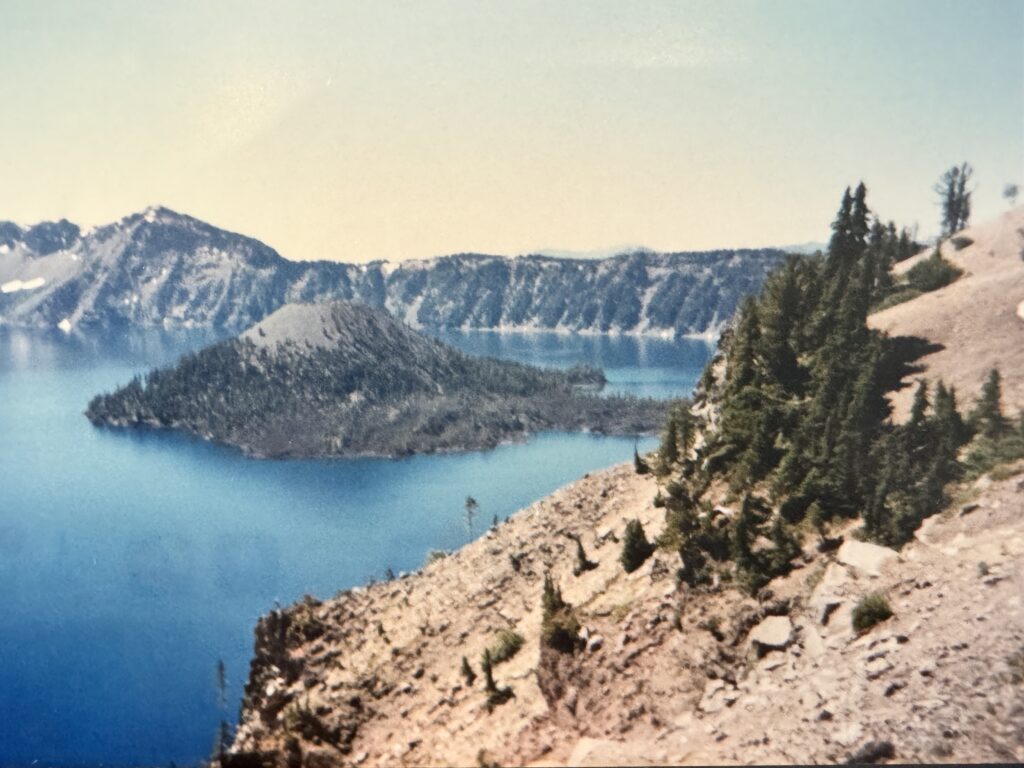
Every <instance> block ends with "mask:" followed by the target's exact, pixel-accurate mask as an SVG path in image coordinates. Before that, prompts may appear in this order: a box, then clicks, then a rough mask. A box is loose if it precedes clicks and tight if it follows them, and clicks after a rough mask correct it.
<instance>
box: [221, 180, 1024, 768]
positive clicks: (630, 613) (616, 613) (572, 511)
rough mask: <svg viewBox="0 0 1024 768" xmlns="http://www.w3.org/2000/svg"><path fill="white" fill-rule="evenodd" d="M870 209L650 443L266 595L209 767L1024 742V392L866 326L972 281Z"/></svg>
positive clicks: (952, 757) (614, 760) (840, 758)
mask: <svg viewBox="0 0 1024 768" xmlns="http://www.w3.org/2000/svg"><path fill="white" fill-rule="evenodd" d="M873 218H874V217H872V215H871V213H870V211H869V209H868V208H867V205H866V191H865V190H864V189H863V187H862V188H859V189H858V190H856V192H852V193H851V192H849V191H848V192H847V194H846V195H845V196H844V198H843V202H842V204H841V206H840V210H839V213H838V215H837V217H836V221H835V222H834V224H833V232H834V235H833V239H832V242H831V243H830V248H829V254H828V258H827V259H825V260H807V259H793V260H791V261H790V262H788V263H787V264H786V265H784V266H783V267H782V268H780V269H779V270H778V271H777V272H776V273H775V274H774V275H773V276H772V278H771V279H770V280H769V281H768V283H767V284H766V287H765V289H764V291H763V292H762V293H761V295H760V296H759V297H757V298H756V299H753V300H751V301H749V302H747V303H746V304H745V306H744V307H743V308H742V310H741V312H740V314H739V316H738V317H737V319H736V322H735V325H734V326H733V328H732V329H731V330H730V332H729V333H728V334H726V336H725V337H724V338H723V342H722V345H721V349H720V354H719V356H718V357H717V359H715V360H714V361H712V363H711V364H710V365H709V366H708V369H707V370H706V372H705V376H704V378H703V380H702V382H701V384H700V385H699V387H698V389H697V392H696V393H695V396H694V402H693V404H692V406H691V407H677V408H675V409H673V411H672V412H671V415H670V417H669V419H668V420H667V422H666V426H665V429H664V432H663V436H662V443H661V447H660V449H659V450H658V451H657V452H655V453H652V454H651V455H648V456H646V457H641V456H638V457H636V460H635V462H634V464H633V465H632V466H626V465H623V466H620V467H615V468H612V469H609V470H606V471H604V472H601V473H596V474H594V475H592V476H588V477H586V478H584V479H582V480H580V481H579V482H578V483H575V484H573V485H572V486H569V487H568V488H566V489H563V490H561V491H559V492H557V493H555V494H553V495H552V496H550V497H548V498H547V499H543V500H541V501H540V502H538V503H536V504H534V505H532V506H531V507H530V508H528V509H526V510H523V511H522V512H520V513H518V514H517V515H515V516H513V517H512V518H511V519H510V520H509V521H508V522H506V523H502V524H500V525H498V526H496V527H495V528H494V529H493V530H491V531H490V532H488V533H487V534H486V535H485V536H484V537H482V538H481V539H480V540H479V541H477V542H474V543H473V544H471V545H469V546H467V547H465V548H463V549H462V550H460V551H459V552H456V553H452V554H450V555H448V556H443V557H433V558H431V559H430V561H429V562H428V563H427V564H425V566H424V568H423V569H422V570H421V571H419V572H417V573H414V574H407V575H402V576H400V577H399V578H398V579H396V580H393V581H387V582H383V583H378V584H373V585H369V586H368V587H366V588H356V589H352V590H347V591H345V592H343V593H341V594H339V595H338V596H337V597H335V598H333V599H330V600H326V601H320V600H316V599H314V598H312V597H310V598H307V599H306V600H304V601H302V602H300V603H298V604H296V605H294V606H292V607H290V608H287V609H284V610H275V611H273V612H271V613H270V614H268V615H267V616H265V617H264V618H263V619H262V620H261V621H260V623H259V625H258V627H257V630H256V646H255V655H254V658H253V662H252V668H251V672H250V678H249V681H248V684H247V686H246V698H245V701H244V703H243V712H242V721H241V724H240V726H239V728H238V731H237V733H236V735H235V737H234V742H233V744H232V745H230V747H229V748H226V751H225V752H224V753H223V754H222V755H221V759H222V761H223V762H224V764H226V765H228V766H236V767H240V766H255V765H279V766H286V765H287V766H293V765H301V766H326V765H353V766H354V765H394V764H405V765H436V764H439V763H441V764H471V763H473V762H476V763H477V764H480V765H507V764H523V765H526V764H529V765H574V766H575V765H638V764H680V763H684V762H695V763H702V764H718V763H738V762H743V763H819V762H830V763H835V762H846V761H852V762H884V761H886V760H890V759H896V760H900V761H910V762H956V761H967V762H976V761H986V760H987V761H1005V762H1019V761H1020V760H1021V759H1024V737H1022V735H1021V734H1024V604H1022V603H1021V601H1020V600H1019V595H1020V594H1021V592H1022V590H1024V518H1022V517H1021V515H1020V507H1021V504H1022V501H1021V499H1022V498H1024V496H1022V493H1024V461H1022V459H1024V417H1022V416H1021V414H1020V413H1019V412H1018V413H1016V414H1013V413H1011V412H1010V409H1011V408H1012V407H1016V408H1017V409H1019V408H1020V406H1021V403H1020V402H1019V400H1011V401H1010V402H1009V403H1006V402H1004V401H1003V398H1002V393H1001V388H1000V377H999V374H998V372H997V371H994V370H991V371H989V372H988V374H987V375H986V376H984V377H982V378H983V380H982V381H977V382H974V387H973V389H974V390H975V391H978V392H979V394H978V395H977V396H976V397H972V398H971V399H972V400H974V401H975V405H974V407H973V408H971V409H969V410H965V409H962V408H961V406H960V405H959V404H958V400H957V397H956V393H955V392H954V391H953V390H952V389H951V388H950V387H949V386H947V385H946V384H944V383H943V382H941V381H937V380H935V379H931V380H929V379H928V378H927V376H926V374H927V372H928V369H927V368H925V367H924V366H923V364H922V363H921V362H920V360H921V356H922V355H926V356H927V355H928V354H929V353H934V352H935V350H934V348H933V347H934V344H933V343H932V342H929V340H928V338H927V337H926V336H925V337H907V336H903V337H898V336H887V335H885V334H883V333H880V332H878V331H876V330H872V329H871V328H869V326H868V317H869V315H870V313H871V310H872V308H874V307H882V306H885V304H886V302H893V301H896V300H899V299H903V298H905V299H906V301H905V302H904V303H905V304H906V307H907V310H905V311H909V310H910V309H911V307H912V306H913V305H914V304H917V303H918V302H921V301H922V300H923V299H924V298H926V296H927V294H928V291H929V290H934V289H935V288H936V286H938V285H939V283H943V284H946V285H955V284H956V281H957V280H958V279H962V278H963V275H962V274H958V273H957V270H955V269H949V268H948V267H949V263H948V262H947V261H945V260H944V259H943V257H942V256H941V255H940V256H939V257H938V258H936V259H933V260H932V261H931V262H930V263H929V265H928V266H927V267H926V268H925V269H924V270H918V271H917V272H914V273H913V274H912V275H910V276H909V277H908V276H907V274H909V273H910V272H911V270H912V269H913V265H912V264H908V265H907V268H900V267H899V266H898V264H899V263H901V262H905V261H907V258H908V256H911V255H912V254H908V253H907V252H906V251H905V250H904V249H902V248H901V246H900V245H899V243H898V241H896V240H894V239H893V238H892V237H891V236H890V235H887V234H886V233H885V228H883V227H880V226H877V224H878V222H877V221H875V220H873ZM914 250H916V248H915V249H914ZM924 258H926V259H932V256H931V255H930V254H926V255H925V257H924ZM1006 264H1012V261H1011V260H1009V259H1007V260H1006ZM937 273H941V274H943V275H944V277H943V279H942V280H933V279H932V277H933V275H934V274H937ZM939 287H940V289H941V286H939ZM915 291H916V292H918V293H925V296H916V297H915V296H909V297H908V296H907V294H910V293H912V292H915ZM900 294H903V295H902V296H900ZM976 311H977V312H978V313H979V314H985V313H990V312H1001V311H1002V309H1001V308H998V307H994V306H989V305H986V304H981V305H980V306H978V307H977V308H976ZM951 351H953V352H956V350H955V349H952V350H951ZM969 352H970V350H962V353H964V354H968V353H969ZM924 359H927V357H925V358H924ZM988 362H989V363H991V364H992V365H993V366H995V363H996V362H997V361H996V360H989V361H988ZM914 377H918V378H921V381H919V382H913V383H912V385H911V388H912V389H913V406H912V408H911V409H910V413H909V414H908V416H907V417H906V418H905V419H893V418H892V411H891V407H890V405H889V402H888V400H887V396H891V395H892V394H893V393H894V392H898V391H899V390H900V388H901V387H906V384H907V383H908V381H911V382H912V381H913V378H914ZM766 724H767V725H766ZM225 746H226V747H227V745H225Z"/></svg>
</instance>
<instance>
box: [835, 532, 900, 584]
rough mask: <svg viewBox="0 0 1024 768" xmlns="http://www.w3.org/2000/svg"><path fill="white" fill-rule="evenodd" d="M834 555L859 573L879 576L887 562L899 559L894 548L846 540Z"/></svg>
mask: <svg viewBox="0 0 1024 768" xmlns="http://www.w3.org/2000/svg"><path fill="white" fill-rule="evenodd" d="M836 557H837V558H838V560H839V562H840V563H842V564H843V565H848V566H850V567H851V568H855V569H857V570H858V571H859V572H861V573H864V574H867V575H868V576H879V575H881V573H882V568H884V567H885V565H886V564H887V563H890V562H892V561H894V560H898V559H899V554H898V553H897V552H896V550H894V549H889V548H888V547H882V546H879V545H878V544H869V543H868V542H866V541H854V540H848V541H844V542H843V545H842V546H841V547H840V548H839V551H838V552H837V553H836Z"/></svg>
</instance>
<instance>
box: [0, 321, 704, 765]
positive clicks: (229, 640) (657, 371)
mask: <svg viewBox="0 0 1024 768" xmlns="http://www.w3.org/2000/svg"><path fill="white" fill-rule="evenodd" d="M442 338H444V339H445V340H446V341H448V342H450V343H452V344H454V345H456V346H458V347H460V348H462V349H465V350H466V351H469V352H472V353H474V354H487V355H492V356H496V357H504V358H509V359H516V360H522V361H525V362H530V363H535V364H540V365H550V366H558V367H567V366H569V365H572V364H574V363H577V362H590V363H595V364H598V365H601V366H602V367H604V368H605V371H606V373H607V375H608V378H609V382H610V386H609V390H610V391H615V392H632V393H636V394H640V395H650V396H656V397H674V396H683V395H686V394H688V393H689V391H690V390H691V389H692V387H693V385H694V383H695V382H696V379H697V377H698V376H699V375H700V372H701V370H702V368H703V366H704V363H705V362H706V361H707V359H708V358H709V357H710V355H711V353H712V348H711V347H709V346H708V345H706V344H704V343H703V342H699V341H661V340H653V339H648V340H637V339H632V338H618V339H616V338H606V337H580V336H559V335H555V334H498V333H487V332H469V333H446V334H442ZM210 339H211V337H209V336H205V335H203V334H193V335H170V334H164V333H157V332H154V333H145V334H139V333H134V334H127V335H120V336H112V337H108V338H105V339H103V340H97V339H82V338H76V337H65V336H63V335H62V334H59V333H41V332H40V333H34V332H33V333H28V332H20V331H11V330H2V329H0V654H2V655H0V658H2V660H3V663H2V664H0V764H2V765H8V764H31V763H33V762H36V761H38V762H39V763H42V764H60V765H76V764H78V765H80V764H96V763H101V762H102V763H106V764H113V765H137V764H151V765H152V764H163V765H166V764H168V763H170V762H172V761H173V762H176V763H178V764H191V763H195V762H197V761H198V760H200V759H202V758H204V757H205V756H207V755H208V754H209V752H210V748H211V746H212V744H213V739H214V733H215V731H216V727H217V723H218V722H219V720H221V719H222V718H223V719H227V720H229V721H232V722H234V721H235V719H236V718H237V713H238V703H239V701H240V699H241V695H242V686H243V685H244V682H245V675H246V672H247V670H248V662H249V656H250V653H251V650H252V628H253V625H254V624H255V621H256V619H257V618H258V617H259V615H260V614H262V613H264V612H266V611H267V610H269V609H271V608H273V607H274V605H275V603H280V604H287V603H289V602H292V601H294V600H296V599H297V598H299V597H301V596H302V595H303V594H306V593H311V594H314V595H317V596H319V597H329V596H331V595H333V594H334V593H335V592H337V591H338V590H340V589H343V588H347V587H350V586H352V585H355V584H358V583H361V582H364V581H366V580H367V579H370V578H380V577H382V576H383V574H384V572H385V571H386V570H387V569H388V568H392V569H393V570H394V571H395V572H399V571H402V570H414V569H416V568H418V567H419V566H420V565H422V563H423V561H424V558H425V556H426V553H427V552H428V551H429V550H430V549H434V548H437V549H450V548H454V547H457V546H459V545H461V544H463V543H464V542H465V541H466V540H467V538H468V536H469V533H468V532H467V531H466V530H465V528H464V525H463V521H462V508H463V501H464V500H465V497H466V496H467V495H472V496H474V497H475V498H476V499H477V500H478V501H479V503H480V510H479V520H480V522H479V523H478V525H477V527H478V529H480V528H483V527H485V526H486V525H487V524H489V522H490V520H491V518H492V516H493V515H498V516H499V517H502V518H503V517H505V516H507V515H509V514H511V513H512V512H514V511H515V510H517V509H519V508H521V507H523V506H526V505H528V504H529V503H531V502H533V501H535V500H536V499H538V498H540V497H541V496H544V495H545V494H547V493H549V492H551V491H553V490H554V489H556V488H558V487H560V486H562V485H564V484H566V483H568V482H570V481H572V480H574V479H575V478H577V477H579V476H581V475H582V474H584V473H585V472H587V471H590V470H593V469H598V468H601V467H605V466H608V465H610V464H613V463H616V462H619V461H624V460H627V459H629V458H630V457H631V456H632V450H633V443H634V441H633V440H632V439H625V438H603V437H598V436H593V435H582V434H561V433H550V434H543V435H537V436H534V437H533V438H531V439H530V441H529V442H528V443H526V444H521V445H509V446H502V447H500V448H497V449H495V450H493V451H487V452H482V453H469V454H460V455H444V456H417V457H412V458H408V459H401V460H387V459H356V460H332V461H307V460H301V461H297V460H295V461H284V462H281V461H258V460H253V459H246V458H244V457H243V456H241V455H240V454H239V453H237V452H236V451H234V450H231V449H228V448H223V447H218V446H215V445H210V444H208V443H204V442H202V441H199V440H196V439H192V438H189V437H185V436H181V435H177V434H173V433H158V432H145V433H142V432H124V431H111V430H103V429H96V428H94V427H92V426H91V425H90V424H89V422H88V421H87V420H86V419H85V417H84V416H82V411H83V410H84V408H85V405H86V403H87V402H88V400H89V398H90V397H91V396H92V395H93V394H95V393H97V392H100V391H107V390H110V389H112V388H114V387H115V386H117V385H119V384H122V383H125V382H126V381H127V380H128V379H129V378H130V377H131V376H132V375H134V374H135V373H137V372H140V371H144V370H146V369H148V368H149V367H151V366H154V365H163V364H168V363H171V362H173V361H174V360H175V359H176V358H177V357H178V356H179V355H180V354H181V353H182V352H183V351H187V350H189V349H194V348H197V347H198V346H201V345H202V344H203V343H205V342H206V341H209V340H210ZM653 444H654V441H653V440H652V439H647V440H643V441H641V449H644V448H646V447H649V446H652V445H653ZM477 532H478V533H479V530H478V531H477ZM218 659H223V661H224V663H225V666H226V669H227V676H228V702H229V704H228V707H227V709H226V710H222V709H220V708H219V707H218V704H217V693H216V685H215V669H216V665H217V660H218Z"/></svg>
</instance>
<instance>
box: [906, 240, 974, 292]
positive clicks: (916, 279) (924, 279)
mask: <svg viewBox="0 0 1024 768" xmlns="http://www.w3.org/2000/svg"><path fill="white" fill-rule="evenodd" d="M962 274H963V271H962V270H960V269H957V268H956V267H954V266H953V265H952V264H950V263H949V262H948V261H946V260H945V259H944V258H942V254H941V253H939V251H938V249H936V250H935V252H934V253H933V254H932V255H931V256H929V257H928V258H927V259H923V260H922V261H919V262H918V263H917V264H915V265H914V266H913V267H911V268H910V269H909V270H907V284H908V285H909V286H910V287H911V288H916V289H917V290H919V291H921V292H922V293H928V292H929V291H937V290H938V289H939V288H943V287H945V286H947V285H949V284H950V283H952V282H953V281H954V280H956V279H957V278H958V277H960V275H962Z"/></svg>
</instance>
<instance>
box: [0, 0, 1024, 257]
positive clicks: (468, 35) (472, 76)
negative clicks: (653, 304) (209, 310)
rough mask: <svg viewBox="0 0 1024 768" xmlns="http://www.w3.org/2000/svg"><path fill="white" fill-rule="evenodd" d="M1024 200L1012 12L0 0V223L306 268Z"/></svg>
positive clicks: (751, 231)
mask: <svg viewBox="0 0 1024 768" xmlns="http://www.w3.org/2000/svg"><path fill="white" fill-rule="evenodd" d="M961 160H968V161H970V162H971V163H972V164H973V165H974V166H975V169H976V181H977V191H976V193H975V211H976V218H984V217H986V216H991V215H993V214H994V213H996V212H998V211H1000V210H1002V209H1004V208H1005V207H1006V206H1005V203H1004V201H1003V200H1002V199H1001V192H1002V189H1003V186H1004V184H1005V183H1006V182H1010V181H1016V182H1019V183H1021V185H1022V187H1024V2H1018V1H1017V0H1002V1H998V2H981V1H980V0H971V1H970V2H967V0H964V1H963V2H941V1H940V0H924V1H922V2H893V1H892V0H885V1H884V2H847V1H845V0H844V1H842V2H838V1H837V2H818V1H815V2H783V1H782V0H773V1H772V2H768V1H767V0H764V1H763V2H661V3H655V2H637V1H635V0H633V1H630V2H625V1H623V2H616V3H609V2H550V3H536V2H525V1H519V2H516V1H510V0H501V1H500V2H480V1H479V0H472V1H471V0H466V1H465V2H429V1H425V0H416V1H415V2H383V0H382V1H381V2H372V1H369V0H368V1H367V2H361V3H347V2H338V1H337V0H330V1H328V2H263V1H262V0H244V1H242V2H214V1H211V0H206V1H197V2H142V1H140V0H105V1H104V2H85V1H84V0H77V1H75V0H72V1H70V2H53V1H50V0H45V1H44V0H29V1H26V2H20V1H19V0H0V219H13V220H14V221H18V222H21V223H32V222H35V221H39V220H41V219H54V218H59V217H62V216H63V217H67V218H69V219H71V220H73V221H77V222H79V223H83V224H96V223H104V222H108V221H113V220H116V219H119V218H121V217H122V216H124V215H126V214H127V213H130V212H133V211H138V210H140V209H142V208H144V207H145V206H147V205H150V204H163V205H167V206H169V207H171V208H174V209H176V210H179V211H182V212H185V213H189V214H192V215H194V216H197V217H199V218H202V219H205V220H207V221H209V222H211V223H213V224H216V225H218V226H221V227H225V228H228V229H232V230H236V231H240V232H243V233H245V234H249V235H252V236H254V237H258V238H260V239H261V240H264V241H265V242H267V243H268V244H269V245H271V246H273V247H275V248H277V249H278V250H279V251H280V252H281V253H282V254H283V255H285V256H287V257H290V258H308V259H315V258H330V259H339V260H346V261H368V260H370V259H373V258H389V259H401V258H410V257H423V256H431V255H437V254H443V253H452V252H459V251H481V252H489V253H506V254H515V253H523V252H527V251H531V250H535V249H540V248H559V249H574V250H589V249H600V248H606V247H609V246H616V245H623V244H644V245H648V246H651V247H654V248H658V249H690V248H714V247H729V246H757V245H769V244H785V243H795V242H802V241H805V240H810V239H824V238H825V237H826V234H827V225H828V222H829V221H830V220H831V218H832V216H833V214H834V212H835V208H836V205H837V203H838V199H839V195H840V194H841V191H842V188H843V186H845V185H846V184H848V183H855V182H856V181H857V180H858V179H860V178H864V180H865V181H866V182H867V183H868V186H869V203H871V204H872V206H873V207H874V208H875V209H877V210H878V211H879V212H881V213H882V214H884V215H885V216H886V217H887V218H895V219H896V220H897V222H899V223H906V224H913V223H915V222H918V223H919V224H920V226H921V232H922V234H923V235H927V234H931V233H932V232H933V231H934V230H935V228H936V226H935V221H936V219H937V216H938V211H937V207H936V204H935V199H934V194H933V193H932V191H931V187H932V185H933V183H934V181H935V179H936V178H937V177H938V175H939V174H940V173H941V172H942V171H943V170H944V169H945V168H947V167H948V166H950V165H951V164H953V163H954V162H959V161H961Z"/></svg>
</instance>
